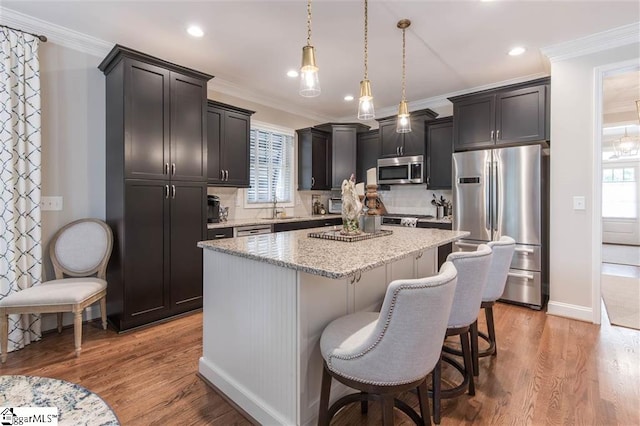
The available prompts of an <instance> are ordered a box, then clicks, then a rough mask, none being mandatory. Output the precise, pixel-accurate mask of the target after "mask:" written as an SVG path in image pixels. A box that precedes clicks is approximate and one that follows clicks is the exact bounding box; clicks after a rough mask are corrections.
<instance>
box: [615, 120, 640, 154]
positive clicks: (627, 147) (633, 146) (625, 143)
mask: <svg viewBox="0 0 640 426" xmlns="http://www.w3.org/2000/svg"><path fill="white" fill-rule="evenodd" d="M613 150H614V152H615V156H616V158H621V157H635V156H636V155H638V151H639V150H640V138H639V137H638V136H635V137H634V136H629V134H628V133H627V126H624V136H623V137H621V138H620V139H616V140H614V141H613Z"/></svg>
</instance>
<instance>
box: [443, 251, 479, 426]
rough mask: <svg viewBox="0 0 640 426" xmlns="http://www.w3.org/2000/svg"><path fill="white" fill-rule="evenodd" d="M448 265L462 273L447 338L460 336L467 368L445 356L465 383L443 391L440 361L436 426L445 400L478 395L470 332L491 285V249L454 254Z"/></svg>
mask: <svg viewBox="0 0 640 426" xmlns="http://www.w3.org/2000/svg"><path fill="white" fill-rule="evenodd" d="M447 261H448V262H452V263H453V264H454V266H455V267H456V269H457V270H458V284H457V285H456V294H455V297H454V299H453V307H452V308H451V315H450V316H449V323H448V326H447V334H446V335H447V337H449V336H460V344H461V346H462V354H463V360H464V366H463V365H460V363H459V362H458V361H456V360H454V359H453V358H451V357H449V356H446V355H442V361H444V362H446V363H447V364H450V365H451V366H453V367H454V368H455V369H456V370H458V371H459V372H460V374H462V382H460V384H458V385H457V386H455V387H453V388H450V389H442V382H441V368H442V365H441V364H442V363H441V361H438V363H437V365H436V367H435V368H434V370H433V375H432V379H433V383H432V392H433V421H434V422H435V423H440V400H441V398H454V397H457V396H460V395H462V394H463V393H465V392H466V391H467V390H468V391H469V395H475V393H476V390H475V384H474V382H473V366H472V356H471V347H470V341H469V330H470V328H471V325H472V324H473V323H474V322H475V321H476V319H477V318H478V313H479V312H480V303H481V302H482V295H483V293H484V288H485V286H486V283H487V276H488V274H489V266H490V265H491V248H490V247H489V246H487V245H485V244H481V245H479V246H478V249H477V250H476V251H473V252H455V253H451V254H450V255H449V256H448V257H447ZM442 349H443V351H445V352H446V351H447V349H448V348H447V347H446V346H443V347H442Z"/></svg>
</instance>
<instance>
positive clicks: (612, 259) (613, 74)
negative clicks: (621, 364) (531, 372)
mask: <svg viewBox="0 0 640 426" xmlns="http://www.w3.org/2000/svg"><path fill="white" fill-rule="evenodd" d="M601 76H602V77H601V79H602V81H601V84H602V98H601V99H602V117H601V120H602V121H601V123H602V126H601V142H602V143H601V148H602V152H601V155H602V157H601V160H602V162H601V174H600V175H601V182H600V190H601V210H600V211H601V218H600V219H601V227H602V236H601V240H602V247H601V253H602V256H601V261H602V264H601V275H600V284H601V285H600V293H601V297H602V300H603V302H604V312H603V320H605V315H606V319H607V320H608V321H609V322H610V323H611V324H613V325H618V326H623V327H629V328H636V329H640V67H639V66H638V65H635V66H626V67H622V68H619V69H613V70H608V71H605V72H603V73H602V74H601Z"/></svg>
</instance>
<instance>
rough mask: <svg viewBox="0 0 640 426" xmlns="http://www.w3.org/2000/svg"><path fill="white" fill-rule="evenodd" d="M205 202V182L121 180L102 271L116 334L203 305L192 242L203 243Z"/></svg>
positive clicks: (198, 257) (199, 266) (198, 259)
mask: <svg viewBox="0 0 640 426" xmlns="http://www.w3.org/2000/svg"><path fill="white" fill-rule="evenodd" d="M206 198H207V188H206V183H204V182H176V181H162V180H133V179H130V180H127V181H125V184H124V205H125V206H126V208H124V214H123V217H122V220H121V221H119V223H117V225H115V224H113V223H112V224H111V225H112V227H113V228H114V230H115V239H116V241H115V244H114V250H113V254H112V257H111V261H110V264H109V267H108V269H107V271H108V283H109V284H108V285H109V286H108V288H107V302H108V309H107V310H108V313H109V320H110V321H111V323H112V324H113V325H115V326H116V328H117V329H118V330H127V329H130V328H133V327H137V326H141V325H144V324H148V323H151V322H154V321H157V320H160V319H164V318H167V317H170V316H173V315H177V314H180V313H183V312H187V311H190V310H193V309H197V308H200V307H201V306H202V252H201V249H199V248H198V247H197V242H198V241H201V240H203V239H205V234H206ZM114 225H115V226H114Z"/></svg>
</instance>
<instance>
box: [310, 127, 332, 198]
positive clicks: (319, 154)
mask: <svg viewBox="0 0 640 426" xmlns="http://www.w3.org/2000/svg"><path fill="white" fill-rule="evenodd" d="M330 177H331V148H330V144H329V135H328V134H326V133H323V132H315V131H312V133H311V189H331V182H330Z"/></svg>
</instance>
